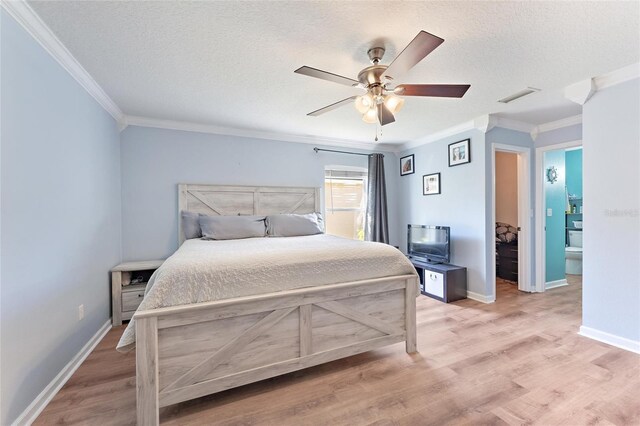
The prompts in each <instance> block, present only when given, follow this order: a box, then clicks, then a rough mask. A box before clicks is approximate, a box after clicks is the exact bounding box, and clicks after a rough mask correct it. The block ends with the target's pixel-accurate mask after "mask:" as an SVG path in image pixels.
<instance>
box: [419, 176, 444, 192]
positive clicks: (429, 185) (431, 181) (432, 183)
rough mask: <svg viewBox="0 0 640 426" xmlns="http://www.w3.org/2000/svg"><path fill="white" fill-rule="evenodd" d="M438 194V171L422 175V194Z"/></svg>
mask: <svg viewBox="0 0 640 426" xmlns="http://www.w3.org/2000/svg"><path fill="white" fill-rule="evenodd" d="M435 194H440V173H432V174H430V175H424V176H422V195H435Z"/></svg>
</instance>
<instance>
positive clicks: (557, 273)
mask: <svg viewBox="0 0 640 426" xmlns="http://www.w3.org/2000/svg"><path fill="white" fill-rule="evenodd" d="M564 153H565V150H564V149H558V150H553V151H547V152H545V153H544V171H545V175H544V197H545V217H544V223H545V282H547V283H548V282H552V281H559V280H563V279H564V278H565V231H566V230H565V223H566V221H565V218H566V216H565V211H566V208H567V198H566V194H565V184H566V180H565V164H564ZM551 167H555V168H556V170H557V173H558V180H556V181H555V182H553V183H551V182H549V180H548V179H547V176H546V173H547V170H549V168H551ZM549 210H550V211H551V216H549V213H548V212H549Z"/></svg>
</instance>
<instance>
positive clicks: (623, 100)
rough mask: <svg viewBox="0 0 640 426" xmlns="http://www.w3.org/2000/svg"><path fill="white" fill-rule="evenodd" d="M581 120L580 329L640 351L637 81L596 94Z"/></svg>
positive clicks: (639, 113)
mask: <svg viewBox="0 0 640 426" xmlns="http://www.w3.org/2000/svg"><path fill="white" fill-rule="evenodd" d="M582 117H583V164H584V170H585V171H586V173H585V174H584V189H583V191H584V227H585V233H584V238H583V247H584V249H583V250H584V253H583V312H582V314H583V325H584V326H586V327H590V328H592V329H595V330H598V331H601V332H605V333H609V334H612V335H614V336H619V337H622V338H625V339H629V340H631V341H634V342H636V344H637V345H640V238H639V236H640V168H639V164H640V120H638V117H640V79H635V80H631V81H628V82H625V83H621V84H618V85H616V86H612V87H610V88H607V89H604V90H601V91H598V92H596V93H595V94H594V95H593V97H592V98H591V99H589V101H587V102H586V103H585V104H584V106H583V113H582ZM638 347H640V346H638Z"/></svg>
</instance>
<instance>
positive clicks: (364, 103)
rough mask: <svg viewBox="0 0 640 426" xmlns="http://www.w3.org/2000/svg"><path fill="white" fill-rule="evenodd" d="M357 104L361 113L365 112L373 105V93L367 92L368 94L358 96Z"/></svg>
mask: <svg viewBox="0 0 640 426" xmlns="http://www.w3.org/2000/svg"><path fill="white" fill-rule="evenodd" d="M355 105H356V109H357V110H358V111H359V112H360V113H361V114H365V113H366V112H367V111H368V110H369V109H370V108H371V106H372V105H373V99H372V98H371V95H370V94H368V93H367V94H366V95H362V96H358V97H357V98H356V102H355Z"/></svg>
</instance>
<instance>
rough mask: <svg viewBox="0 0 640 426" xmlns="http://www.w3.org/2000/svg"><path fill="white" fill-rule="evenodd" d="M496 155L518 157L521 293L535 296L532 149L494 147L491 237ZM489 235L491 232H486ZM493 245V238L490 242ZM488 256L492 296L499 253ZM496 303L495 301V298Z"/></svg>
mask: <svg viewBox="0 0 640 426" xmlns="http://www.w3.org/2000/svg"><path fill="white" fill-rule="evenodd" d="M496 152H510V153H514V154H517V155H518V226H519V227H520V231H518V290H521V291H527V292H532V291H535V288H534V287H533V286H532V283H531V263H532V262H533V259H532V258H531V253H532V250H531V196H532V194H531V173H530V171H529V168H530V166H529V165H530V164H531V154H530V153H531V149H530V148H529V147H522V146H517V145H506V144H499V143H492V144H491V160H490V161H491V200H490V202H491V205H490V208H491V218H492V221H491V233H492V235H493V232H494V230H495V224H496ZM487 232H489V230H487ZM490 241H491V245H492V246H493V245H494V242H493V241H494V238H491V239H490ZM487 256H489V257H490V259H489V260H490V265H491V267H490V268H489V276H488V277H487V279H488V280H489V282H490V283H492V284H491V285H492V287H493V294H494V295H495V294H496V293H497V292H496V275H497V272H496V258H495V256H496V253H495V247H494V249H492V250H489V252H488V253H487ZM494 299H495V297H494Z"/></svg>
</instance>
